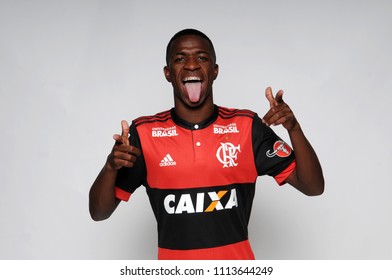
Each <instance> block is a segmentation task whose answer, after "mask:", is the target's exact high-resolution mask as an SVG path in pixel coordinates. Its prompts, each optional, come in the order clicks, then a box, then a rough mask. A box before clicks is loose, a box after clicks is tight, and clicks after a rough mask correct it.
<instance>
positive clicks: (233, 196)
mask: <svg viewBox="0 0 392 280" xmlns="http://www.w3.org/2000/svg"><path fill="white" fill-rule="evenodd" d="M233 207H238V201H237V192H236V190H235V189H232V190H231V192H230V198H229V201H228V202H227V204H226V206H225V209H231V208H233Z"/></svg>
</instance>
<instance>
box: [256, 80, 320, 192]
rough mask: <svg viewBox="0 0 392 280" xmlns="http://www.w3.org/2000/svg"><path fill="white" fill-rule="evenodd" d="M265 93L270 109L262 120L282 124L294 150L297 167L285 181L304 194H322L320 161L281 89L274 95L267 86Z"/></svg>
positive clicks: (267, 123)
mask: <svg viewBox="0 0 392 280" xmlns="http://www.w3.org/2000/svg"><path fill="white" fill-rule="evenodd" d="M265 95H266V97H267V99H268V101H269V102H270V110H269V111H268V112H267V114H266V115H265V116H264V118H263V122H264V123H265V124H266V125H268V126H270V125H280V124H281V125H283V127H284V128H286V129H287V131H288V133H289V136H290V140H291V144H292V145H293V149H294V151H295V157H296V163H297V167H296V169H295V170H294V171H293V172H292V173H291V174H290V176H289V177H288V178H287V180H286V182H287V183H289V184H290V185H292V186H293V187H295V188H296V189H298V190H299V191H301V192H302V193H304V194H306V195H320V194H322V193H323V192H324V176H323V172H322V169H321V165H320V162H319V160H318V158H317V155H316V153H315V151H314V150H313V148H312V146H311V145H310V143H309V141H308V140H307V139H306V137H305V135H304V133H303V131H302V129H301V126H300V125H299V123H298V121H297V119H296V118H295V116H294V114H293V112H292V111H291V109H290V107H289V106H288V105H287V104H286V103H285V102H284V101H283V91H282V90H280V91H278V93H277V94H276V96H275V97H274V96H273V94H272V89H271V88H270V87H268V88H267V89H266V91H265Z"/></svg>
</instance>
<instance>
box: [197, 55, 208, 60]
mask: <svg viewBox="0 0 392 280" xmlns="http://www.w3.org/2000/svg"><path fill="white" fill-rule="evenodd" d="M199 60H200V61H207V60H208V57H206V56H204V55H201V56H199Z"/></svg>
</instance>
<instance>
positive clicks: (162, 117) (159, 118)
mask: <svg viewBox="0 0 392 280" xmlns="http://www.w3.org/2000/svg"><path fill="white" fill-rule="evenodd" d="M171 118H172V117H171V113H170V110H166V111H163V112H160V113H157V114H155V115H151V116H141V117H139V118H137V119H134V120H133V123H134V124H135V126H139V125H142V124H146V123H153V122H166V121H167V120H169V119H171Z"/></svg>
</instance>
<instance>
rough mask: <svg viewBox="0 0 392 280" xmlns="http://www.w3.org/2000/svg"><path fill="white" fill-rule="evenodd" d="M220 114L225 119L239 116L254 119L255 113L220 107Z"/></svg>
mask: <svg viewBox="0 0 392 280" xmlns="http://www.w3.org/2000/svg"><path fill="white" fill-rule="evenodd" d="M219 114H220V115H221V116H223V117H233V116H238V115H241V116H249V117H253V116H254V114H255V113H254V112H252V111H250V110H241V109H229V108H225V107H219Z"/></svg>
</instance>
